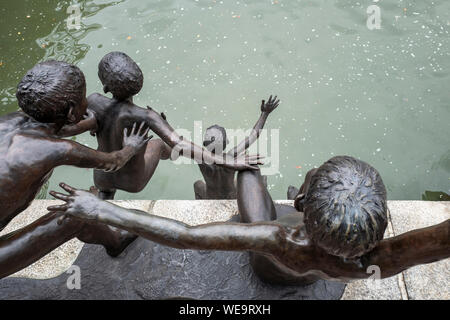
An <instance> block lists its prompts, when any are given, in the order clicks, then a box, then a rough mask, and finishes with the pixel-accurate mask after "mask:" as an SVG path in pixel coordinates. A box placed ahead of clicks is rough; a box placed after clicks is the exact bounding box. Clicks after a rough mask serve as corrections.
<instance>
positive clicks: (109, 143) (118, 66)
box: [63, 52, 259, 199]
mask: <svg viewBox="0 0 450 320" xmlns="http://www.w3.org/2000/svg"><path fill="white" fill-rule="evenodd" d="M98 76H99V78H100V80H101V82H102V84H103V91H104V92H105V93H107V92H111V93H112V96H113V98H112V99H110V98H108V97H106V96H103V95H101V94H98V93H94V94H91V95H90V96H89V97H88V110H90V111H91V113H90V117H89V118H88V119H86V120H84V121H82V122H80V123H78V124H76V125H73V126H67V127H65V128H63V131H64V132H63V134H64V135H69V136H70V135H76V134H79V133H82V132H85V131H88V130H89V131H91V133H92V134H95V135H96V137H97V142H98V150H100V151H104V152H111V151H114V150H118V149H120V146H121V141H122V135H123V133H122V132H123V129H124V128H126V127H129V126H130V125H131V124H132V123H134V122H144V123H145V125H146V127H148V128H150V129H151V130H152V131H154V132H155V133H156V134H157V135H158V136H159V137H160V138H161V139H153V140H152V141H150V142H149V143H148V144H147V147H146V148H145V149H142V150H140V151H139V152H138V153H137V154H136V155H135V156H134V157H133V158H132V159H131V160H130V161H128V163H127V164H126V165H125V166H123V167H122V168H121V169H120V170H117V171H115V172H103V171H100V170H94V183H95V186H96V187H97V189H98V190H99V194H98V195H99V198H101V199H113V198H114V194H115V192H116V190H117V189H120V190H124V191H127V192H140V191H142V189H144V188H145V186H146V185H147V183H148V182H149V181H150V179H151V177H152V176H153V174H154V172H155V170H156V168H157V166H158V163H159V161H160V160H166V159H169V157H170V156H171V152H172V149H173V148H176V149H177V151H182V154H183V155H185V156H187V157H191V158H193V159H194V160H196V161H198V162H199V163H203V162H206V163H214V164H216V165H218V166H221V167H223V168H229V169H233V170H242V169H248V168H254V167H253V165H254V164H258V163H259V161H258V160H259V157H258V156H247V155H240V154H239V155H236V156H235V157H231V156H229V155H226V154H224V155H222V154H215V153H211V152H209V151H208V150H205V149H204V148H201V147H199V146H197V145H195V144H193V143H191V142H189V141H187V140H185V139H183V137H180V136H179V135H177V134H176V132H175V131H174V129H172V127H171V126H170V125H169V123H168V122H167V121H166V117H165V115H164V114H159V113H157V112H155V111H154V110H153V109H151V108H150V107H147V109H144V108H141V107H139V106H137V105H135V104H134V103H133V96H134V95H136V94H137V93H138V92H139V91H140V90H141V88H142V85H143V81H144V77H143V74H142V71H141V69H140V68H139V66H138V65H137V64H136V63H135V62H134V61H133V60H132V59H131V58H130V57H129V56H128V55H126V54H125V53H123V52H111V53H108V54H107V55H105V56H104V57H103V58H102V60H101V61H100V63H99V65H98Z"/></svg>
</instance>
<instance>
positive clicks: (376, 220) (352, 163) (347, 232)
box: [300, 156, 387, 259]
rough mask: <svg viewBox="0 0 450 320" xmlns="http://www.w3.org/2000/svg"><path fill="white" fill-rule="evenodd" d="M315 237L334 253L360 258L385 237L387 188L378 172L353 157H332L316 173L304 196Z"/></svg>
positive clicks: (309, 226)
mask: <svg viewBox="0 0 450 320" xmlns="http://www.w3.org/2000/svg"><path fill="white" fill-rule="evenodd" d="M300 201H302V202H303V208H304V214H305V227H306V231H307V233H308V234H309V235H310V237H311V239H312V240H313V241H314V242H315V243H316V244H317V245H318V246H319V247H321V248H322V249H324V250H325V251H326V252H328V253H329V254H332V255H336V256H340V257H343V258H348V259H351V258H357V257H359V256H362V255H363V254H365V253H367V252H369V251H371V250H372V249H373V248H374V247H375V246H376V245H377V244H378V242H379V241H380V240H382V239H383V235H384V231H385V229H386V227H387V202H386V188H385V186H384V184H383V180H382V179H381V176H380V174H379V173H378V171H377V170H376V169H375V168H373V167H372V166H370V165H369V164H367V163H366V162H363V161H360V160H357V159H355V158H352V157H349V156H337V157H334V158H331V159H330V160H328V161H327V162H325V163H324V164H323V165H322V166H320V167H319V168H318V169H317V171H316V172H315V173H314V175H312V177H311V181H310V183H309V187H308V189H307V191H306V192H305V194H304V197H303V199H301V200H300Z"/></svg>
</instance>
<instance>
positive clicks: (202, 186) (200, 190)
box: [194, 180, 207, 200]
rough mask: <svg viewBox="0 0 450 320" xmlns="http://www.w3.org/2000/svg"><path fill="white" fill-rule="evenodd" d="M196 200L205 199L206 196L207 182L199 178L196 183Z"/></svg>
mask: <svg viewBox="0 0 450 320" xmlns="http://www.w3.org/2000/svg"><path fill="white" fill-rule="evenodd" d="M194 194H195V200H203V199H207V198H206V183H205V182H204V181H202V180H197V181H196V182H195V183H194Z"/></svg>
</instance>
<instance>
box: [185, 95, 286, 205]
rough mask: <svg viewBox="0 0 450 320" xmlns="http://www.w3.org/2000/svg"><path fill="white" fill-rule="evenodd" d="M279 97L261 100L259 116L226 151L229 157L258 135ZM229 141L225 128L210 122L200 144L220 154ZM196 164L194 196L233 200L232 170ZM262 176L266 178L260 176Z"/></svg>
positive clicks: (213, 165) (242, 150)
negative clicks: (244, 133) (197, 178)
mask: <svg viewBox="0 0 450 320" xmlns="http://www.w3.org/2000/svg"><path fill="white" fill-rule="evenodd" d="M279 103H280V100H277V97H276V96H275V97H273V98H272V96H270V97H269V100H268V101H267V102H266V101H264V100H263V101H262V102H261V116H260V117H259V119H258V121H257V122H256V124H255V126H254V127H253V129H252V131H251V133H250V135H249V136H248V137H246V138H245V139H244V141H242V142H241V143H239V144H238V145H237V146H235V147H234V148H233V149H231V150H230V151H229V152H228V153H227V154H228V155H229V156H231V157H233V158H235V157H237V156H238V155H239V154H241V153H242V152H244V151H245V150H247V149H248V148H249V147H250V146H251V145H252V144H253V143H254V142H255V141H256V140H257V139H258V137H259V135H260V134H261V130H262V129H263V128H264V124H265V123H266V120H267V117H268V116H269V114H270V113H271V112H272V111H273V110H275V109H276V108H277V107H278V104H279ZM228 143H229V141H228V138H227V132H226V130H225V128H223V127H221V126H219V125H213V126H211V127H209V128H208V129H206V132H205V139H204V141H203V146H205V147H206V148H207V149H208V150H209V151H211V152H212V153H221V152H222V151H223V150H225V148H226V147H227V145H228ZM198 167H199V168H200V172H201V173H202V176H203V179H204V180H205V181H202V180H198V181H196V182H195V183H194V192H195V199H197V200H199V199H236V197H237V191H236V182H235V178H234V176H235V173H236V171H235V170H233V169H229V168H224V167H221V166H218V165H217V164H214V163H213V164H208V163H199V164H198ZM264 178H266V177H264Z"/></svg>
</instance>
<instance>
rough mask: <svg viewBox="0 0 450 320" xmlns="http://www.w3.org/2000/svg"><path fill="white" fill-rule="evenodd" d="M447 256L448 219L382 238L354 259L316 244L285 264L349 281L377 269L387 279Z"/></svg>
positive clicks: (449, 252) (449, 248) (449, 244)
mask: <svg viewBox="0 0 450 320" xmlns="http://www.w3.org/2000/svg"><path fill="white" fill-rule="evenodd" d="M448 257H450V219H449V220H447V221H444V222H442V223H440V224H437V225H434V226H431V227H428V228H423V229H417V230H413V231H409V232H406V233H404V234H401V235H399V236H396V237H392V238H388V239H384V240H382V241H381V242H380V243H379V244H378V246H377V247H375V249H373V250H372V251H370V252H369V253H367V254H365V255H364V256H362V257H361V258H359V259H358V260H356V261H344V260H343V259H341V258H339V257H336V256H332V255H329V254H327V253H325V251H323V250H321V249H320V248H317V247H316V248H315V249H314V250H312V251H311V252H310V254H309V256H307V257H305V258H304V259H299V257H298V256H297V257H295V258H294V257H291V258H289V259H288V260H286V261H285V263H286V265H288V266H290V267H291V268H292V269H295V270H298V271H299V272H307V271H309V270H318V271H317V272H318V273H319V275H320V277H321V278H323V279H328V280H341V281H350V280H355V279H367V278H369V277H372V276H373V275H374V273H373V272H374V270H376V269H378V268H379V270H380V278H389V277H392V276H393V275H396V274H398V273H400V272H402V271H404V270H406V269H408V268H411V267H414V266H416V265H419V264H426V263H432V262H436V261H439V260H442V259H446V258H448ZM375 268H376V269H375ZM319 270H320V271H319Z"/></svg>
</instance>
